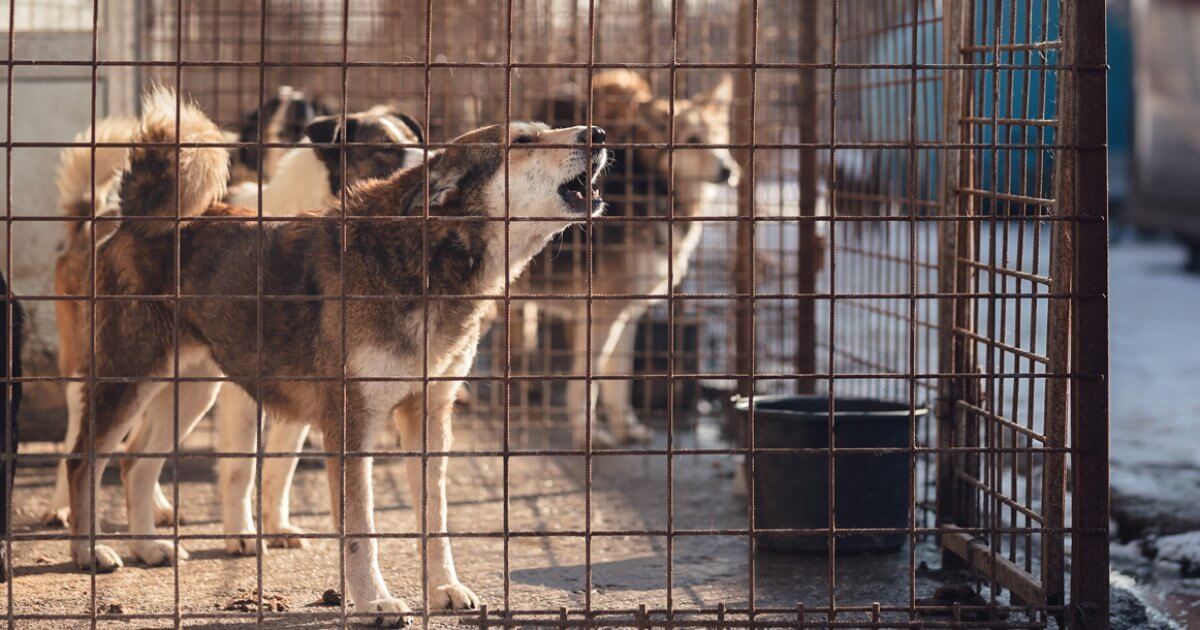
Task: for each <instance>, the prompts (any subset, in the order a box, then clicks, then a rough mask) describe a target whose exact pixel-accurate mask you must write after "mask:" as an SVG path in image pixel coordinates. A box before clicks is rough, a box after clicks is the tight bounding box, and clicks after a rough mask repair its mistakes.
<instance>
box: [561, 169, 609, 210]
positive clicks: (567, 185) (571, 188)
mask: <svg viewBox="0 0 1200 630" xmlns="http://www.w3.org/2000/svg"><path fill="white" fill-rule="evenodd" d="M589 189H591V205H590V206H589V205H588V190H589ZM558 195H559V196H560V197H562V198H563V201H565V202H567V206H568V207H569V208H570V209H571V211H572V212H581V213H582V212H586V211H587V210H588V209H589V207H590V209H591V210H593V211H595V210H597V209H598V208H599V207H600V205H601V204H602V203H604V200H603V199H601V198H600V190H599V189H598V188H595V187H593V185H592V182H591V178H589V177H588V172H587V171H583V172H582V173H580V174H579V175H577V176H576V177H575V178H573V179H570V180H567V181H566V182H564V183H563V184H562V185H560V186H559V187H558Z"/></svg>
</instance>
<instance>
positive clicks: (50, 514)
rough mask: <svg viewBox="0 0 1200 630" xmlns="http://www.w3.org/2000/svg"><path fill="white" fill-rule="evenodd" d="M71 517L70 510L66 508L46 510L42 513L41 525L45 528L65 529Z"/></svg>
mask: <svg viewBox="0 0 1200 630" xmlns="http://www.w3.org/2000/svg"><path fill="white" fill-rule="evenodd" d="M70 516H71V508H69V507H67V506H65V505H64V506H62V507H57V508H54V507H52V508H47V509H46V511H45V512H43V513H42V525H45V526H46V527H67V526H68V525H70V521H69V520H68V519H69V518H70Z"/></svg>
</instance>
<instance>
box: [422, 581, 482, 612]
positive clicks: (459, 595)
mask: <svg viewBox="0 0 1200 630" xmlns="http://www.w3.org/2000/svg"><path fill="white" fill-rule="evenodd" d="M431 600H432V601H430V602H429V605H430V606H431V607H433V608H436V609H441V610H446V609H448V610H476V609H478V608H479V597H478V596H477V595H475V593H474V592H472V591H471V589H469V588H467V587H465V586H463V585H462V583H461V582H453V583H451V584H446V585H445V586H439V587H437V588H436V589H435V590H434V592H433V594H432V596H431Z"/></svg>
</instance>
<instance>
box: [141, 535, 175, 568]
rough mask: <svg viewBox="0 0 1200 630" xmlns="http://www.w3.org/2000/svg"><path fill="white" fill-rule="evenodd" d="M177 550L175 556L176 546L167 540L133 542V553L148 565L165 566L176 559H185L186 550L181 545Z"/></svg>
mask: <svg viewBox="0 0 1200 630" xmlns="http://www.w3.org/2000/svg"><path fill="white" fill-rule="evenodd" d="M178 550H179V553H178V556H176V553H175V551H176V546H175V544H174V543H172V542H171V541H169V540H139V541H137V542H135V543H133V555H134V556H135V557H136V558H137V559H138V560H141V561H142V562H143V563H144V564H145V565H146V566H148V567H166V566H171V565H172V564H174V563H175V562H176V561H177V560H187V559H188V552H187V550H186V549H184V548H183V547H178Z"/></svg>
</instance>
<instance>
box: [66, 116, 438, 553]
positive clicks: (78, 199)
mask: <svg viewBox="0 0 1200 630" xmlns="http://www.w3.org/2000/svg"><path fill="white" fill-rule="evenodd" d="M137 124H138V123H137V121H136V120H133V119H128V118H108V119H103V120H101V121H98V122H97V126H96V140H97V142H101V143H129V142H130V141H131V140H132V139H133V136H134V133H135V132H136V130H137ZM306 133H307V136H308V137H309V138H310V139H311V141H312V142H313V143H314V144H316V145H317V146H316V147H296V148H293V149H290V150H288V152H287V153H286V154H284V155H283V156H282V157H281V158H280V159H279V160H278V167H277V169H276V172H275V177H274V178H273V179H272V180H271V182H270V183H269V184H268V185H266V186H264V187H263V189H262V200H263V214H264V215H265V216H273V217H279V216H296V215H299V214H301V213H303V212H305V211H307V210H311V209H314V208H321V207H325V206H327V205H329V204H333V203H336V202H337V199H338V194H337V193H335V192H334V191H335V190H337V188H335V186H340V185H341V184H340V183H341V179H342V178H341V155H340V149H338V148H330V147H325V146H321V145H327V144H338V143H340V142H342V139H343V136H344V137H345V140H346V142H348V143H373V144H374V146H359V147H354V148H350V149H347V154H348V155H347V169H346V177H345V179H346V181H347V182H348V183H350V184H353V183H356V182H358V181H361V180H365V179H368V178H374V177H385V176H387V175H390V174H392V173H393V172H395V171H397V170H399V169H401V168H404V167H408V166H413V165H415V164H419V163H420V162H421V161H422V160H423V154H422V152H421V150H420V149H416V148H412V146H410V147H409V148H405V147H404V146H390V145H415V144H418V143H420V142H421V140H422V134H421V129H420V126H419V125H417V123H416V122H414V121H413V120H412V119H411V118H409V117H407V116H405V115H403V114H401V113H398V112H394V111H392V110H391V109H390V108H387V107H383V106H378V107H374V108H372V109H370V110H368V111H365V112H360V113H356V114H351V115H350V116H348V117H347V120H346V121H345V122H344V123H343V122H341V121H340V119H339V118H336V117H332V116H327V117H321V118H317V119H315V120H313V121H312V122H311V123H310V124H309V126H308V128H307V129H306ZM77 140H78V141H87V140H89V137H88V134H87V133H86V132H85V133H83V134H80V136H79V137H78V138H77ZM127 154H128V150H127V149H123V148H99V149H97V151H96V193H97V195H96V196H97V198H98V199H99V202H98V206H97V209H98V211H100V212H99V214H102V215H104V214H107V215H109V216H111V215H112V212H105V211H104V208H105V204H106V203H111V202H106V201H105V199H106V198H107V197H108V194H109V191H110V189H111V188H112V185H113V183H114V182H115V181H116V179H117V176H118V175H119V172H120V168H121V165H122V164H123V163H124V162H125V160H126V159H127ZM91 167H92V162H91V156H90V151H89V149H87V148H70V149H67V150H66V151H64V152H63V157H62V164H61V166H60V170H59V196H60V204H61V206H62V209H63V212H64V213H66V214H67V215H68V216H75V217H85V216H88V215H89V214H90V212H91V194H92V185H91V184H92V181H91V170H92V168H91ZM258 195H259V188H258V186H256V185H254V184H248V183H247V184H242V185H240V186H237V187H235V188H234V190H233V191H232V192H231V193H230V195H229V197H230V201H231V202H232V203H234V204H235V205H240V206H245V207H249V208H255V207H257V205H258ZM85 225H87V224H86V223H85V222H82V221H73V222H71V223H70V224H69V232H68V235H67V246H66V250H65V251H64V252H63V254H62V255H61V256H60V257H59V259H58V261H57V264H56V268H55V289H56V292H57V293H58V295H64V296H85V295H87V294H88V286H87V283H88V277H89V276H88V268H89V266H90V264H91V237H90V234H89V233H88V231H87V230H85V229H83V226H85ZM115 226H116V223H115V222H112V221H98V222H96V236H97V242H98V243H99V242H102V241H103V240H104V238H105V237H106V236H107V235H108V234H109V233H111V232H112V230H113V229H115ZM55 306H56V309H57V312H56V315H57V323H58V332H59V369H60V370H61V372H60V373H61V374H63V375H64V376H76V377H81V376H85V375H86V374H85V373H84V372H82V371H81V370H82V368H81V365H82V361H83V357H84V354H85V353H86V352H87V346H86V342H85V340H86V338H87V336H86V329H87V326H86V323H85V320H84V319H83V317H84V315H83V313H84V309H83V305H82V304H81V303H80V302H72V301H58V302H55ZM79 388H80V385H79V384H78V383H71V384H68V386H67V401H68V408H69V409H68V411H69V413H68V425H67V427H68V428H67V438H66V444H67V447H68V448H69V447H70V445H71V444H73V443H74V441H75V438H76V436H77V435H78V431H79V424H80V422H81V419H80V413H81V412H80V409H79V403H80V398H79ZM179 389H180V402H179V414H180V418H187V417H193V416H194V417H201V416H203V415H204V414H205V413H206V412H207V411H208V403H209V402H210V401H209V400H208V398H207V397H206V396H204V395H196V394H195V393H194V392H193V391H192V390H194V389H196V388H195V386H194V384H192V383H182V384H180V386H179ZM201 389H203V388H201ZM219 400H220V403H219V404H218V406H217V413H216V418H217V424H218V437H219V439H220V448H221V449H222V450H223V451H228V452H233V453H241V454H247V455H253V454H254V453H255V452H256V445H255V437H256V432H255V430H254V428H253V427H254V424H253V422H254V419H255V416H256V415H257V409H258V407H257V405H256V404H255V403H254V402H253V401H251V400H250V399H249V398H248V397H247V396H246V395H245V394H244V393H243V392H242V391H241V390H240V389H238V388H236V387H223V388H221V395H220V397H219ZM147 413H150V414H159V415H163V416H164V417H167V418H171V417H174V394H173V393H172V391H171V390H170V389H169V388H168V389H167V390H166V391H164V392H162V393H161V394H160V395H159V396H158V397H156V399H155V400H154V401H153V402H152V403H151V404H150V405H149V407H148V411H147ZM247 427H248V428H247ZM307 433H308V425H307V424H306V423H288V424H279V425H275V426H274V427H272V429H271V430H270V431H269V432H267V443H266V447H265V451H266V452H269V453H280V452H283V453H294V452H298V451H299V450H300V449H301V447H302V445H303V444H304V440H305V437H306V436H307ZM172 439H173V430H172V427H171V424H169V423H162V422H141V421H139V422H137V423H135V428H134V430H133V433H132V435H131V436H130V439H129V444H128V448H129V450H130V451H131V452H139V453H165V452H169V451H170V450H171V443H172ZM161 466H162V462H161V460H160V461H159V462H158V463H157V465H154V462H153V460H149V459H145V458H141V459H126V460H123V461H122V474H123V477H124V478H125V481H126V484H127V485H128V486H130V487H128V488H127V490H128V497H129V507H130V513H131V515H132V514H134V513H137V514H140V515H142V516H141V517H140V518H143V519H144V518H147V517H146V516H145V515H146V514H149V513H151V512H152V519H153V521H154V522H155V523H157V524H159V525H164V524H167V523H170V522H171V521H172V519H173V518H174V508H173V507H172V505H171V502H170V501H169V500H168V499H167V497H166V494H165V493H164V492H163V490H162V487H161V486H160V485H159V483H158V474H159V470H160V469H161ZM253 466H254V463H253V460H251V459H249V458H223V459H221V460H220V462H219V463H218V471H219V474H218V477H219V479H220V484H219V485H220V488H221V496H222V499H223V510H222V514H223V520H224V524H225V533H227V534H247V535H248V536H246V537H244V538H239V539H227V541H226V547H227V549H228V550H229V551H230V552H231V553H236V554H248V553H254V552H255V551H256V545H255V541H254V538H253V534H254V531H255V529H254V520H253V517H252V509H251V503H250V498H251V489H252V485H253V482H254V472H253ZM295 467H296V459H295V458H279V457H271V458H267V459H266V460H265V461H264V463H263V497H262V498H263V521H264V526H263V531H264V532H265V533H268V534H289V533H290V534H297V533H300V530H298V529H296V528H295V527H293V526H292V525H291V524H290V522H289V509H288V495H289V489H290V487H291V479H292V475H293V474H294V473H295ZM145 486H153V492H147V491H146V488H145ZM151 497H152V498H153V502H154V505H153V507H152V508H150V507H147V506H143V505H140V502H142V501H147V500H150V498H151ZM135 504H136V505H135ZM69 512H70V510H69V508H68V495H67V478H66V462H65V461H64V462H62V463H61V464H60V466H59V471H58V476H57V480H56V484H55V492H54V496H53V499H52V500H51V504H50V507H49V508H48V509H47V511H46V513H45V515H44V516H43V521H44V522H45V523H46V524H65V523H66V522H67V517H68V515H69ZM143 527H145V525H143ZM269 544H271V545H273V546H291V547H299V546H302V545H303V539H301V538H271V539H269ZM149 551H150V552H151V553H153V549H150V550H149ZM141 559H142V560H143V561H146V562H151V563H153V562H163V561H165V560H166V558H164V557H161V556H147V557H142V558H141Z"/></svg>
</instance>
